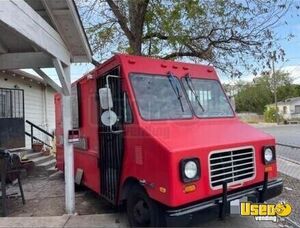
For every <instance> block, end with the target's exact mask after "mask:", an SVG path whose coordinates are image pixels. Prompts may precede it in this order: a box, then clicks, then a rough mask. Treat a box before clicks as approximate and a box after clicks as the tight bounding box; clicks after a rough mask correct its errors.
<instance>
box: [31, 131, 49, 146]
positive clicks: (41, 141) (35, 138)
mask: <svg viewBox="0 0 300 228" xmlns="http://www.w3.org/2000/svg"><path fill="white" fill-rule="evenodd" d="M25 135H28V136H29V137H32V138H33V139H34V140H36V141H39V142H40V143H42V144H45V145H46V146H48V147H50V148H51V149H52V146H50V145H49V144H48V143H45V142H44V141H43V140H41V139H39V138H37V137H35V136H31V134H29V133H28V132H26V131H25Z"/></svg>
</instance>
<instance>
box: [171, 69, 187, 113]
mask: <svg viewBox="0 0 300 228" xmlns="http://www.w3.org/2000/svg"><path fill="white" fill-rule="evenodd" d="M168 79H169V82H170V84H171V87H172V89H173V91H174V93H175V94H176V96H177V99H178V101H179V103H180V106H181V110H182V112H184V108H183V104H182V100H181V97H182V95H181V93H180V92H179V87H178V81H177V79H176V78H175V76H174V75H173V74H172V73H171V72H168Z"/></svg>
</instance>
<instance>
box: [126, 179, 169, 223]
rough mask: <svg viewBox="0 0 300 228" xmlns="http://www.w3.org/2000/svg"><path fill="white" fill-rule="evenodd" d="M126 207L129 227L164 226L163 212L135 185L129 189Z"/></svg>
mask: <svg viewBox="0 0 300 228" xmlns="http://www.w3.org/2000/svg"><path fill="white" fill-rule="evenodd" d="M126 206H127V216H128V221H129V224H130V226H132V227H148V226H150V227H157V226H160V227H161V226H165V214H164V211H163V210H162V208H161V207H160V205H158V203H156V202H155V201H153V200H152V199H150V198H149V196H148V195H147V193H146V191H145V190H144V189H143V188H142V187H141V186H139V185H135V186H133V187H132V188H131V189H130V191H129V195H128V198H127V204H126Z"/></svg>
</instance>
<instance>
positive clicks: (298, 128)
mask: <svg viewBox="0 0 300 228" xmlns="http://www.w3.org/2000/svg"><path fill="white" fill-rule="evenodd" d="M255 127H257V128H259V129H261V130H263V131H264V132H266V133H268V134H271V135H273V136H274V137H275V138H276V141H277V143H283V144H290V145H295V146H299V147H300V125H298V124H295V125H282V126H270V127H265V126H259V125H256V126H255Z"/></svg>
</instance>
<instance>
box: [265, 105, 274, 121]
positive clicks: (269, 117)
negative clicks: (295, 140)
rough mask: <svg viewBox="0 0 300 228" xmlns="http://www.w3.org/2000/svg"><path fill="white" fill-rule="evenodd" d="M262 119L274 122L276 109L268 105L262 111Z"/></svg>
mask: <svg viewBox="0 0 300 228" xmlns="http://www.w3.org/2000/svg"><path fill="white" fill-rule="evenodd" d="M264 119H265V122H267V123H276V109H275V107H269V108H267V109H266V110H265V111H264Z"/></svg>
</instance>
